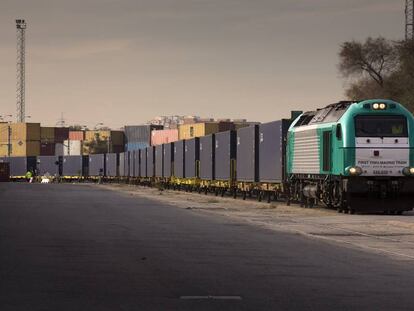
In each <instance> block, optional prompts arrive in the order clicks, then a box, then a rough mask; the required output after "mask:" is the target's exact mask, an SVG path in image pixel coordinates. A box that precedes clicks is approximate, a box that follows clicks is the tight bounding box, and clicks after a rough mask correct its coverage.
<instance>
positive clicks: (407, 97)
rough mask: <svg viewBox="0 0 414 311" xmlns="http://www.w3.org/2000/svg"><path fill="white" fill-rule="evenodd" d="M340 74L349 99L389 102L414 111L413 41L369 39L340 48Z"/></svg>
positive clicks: (343, 45)
mask: <svg viewBox="0 0 414 311" xmlns="http://www.w3.org/2000/svg"><path fill="white" fill-rule="evenodd" d="M339 58H340V63H339V66H338V68H339V71H340V73H341V74H342V75H343V76H344V77H345V78H350V83H349V85H348V87H347V88H346V90H345V94H346V95H347V97H348V98H349V99H352V100H362V99H367V98H389V99H393V100H396V101H398V102H400V103H402V104H404V105H405V106H406V107H407V108H408V109H410V110H411V111H414V41H401V42H393V41H390V40H386V39H384V38H382V37H380V38H376V39H373V38H368V39H367V40H366V41H365V43H361V42H356V41H351V42H345V43H343V44H342V45H341V50H340V52H339Z"/></svg>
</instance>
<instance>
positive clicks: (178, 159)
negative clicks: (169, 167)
mask: <svg viewBox="0 0 414 311" xmlns="http://www.w3.org/2000/svg"><path fill="white" fill-rule="evenodd" d="M184 150H185V140H179V141H176V142H175V143H174V176H175V177H177V178H184V177H185V151H184Z"/></svg>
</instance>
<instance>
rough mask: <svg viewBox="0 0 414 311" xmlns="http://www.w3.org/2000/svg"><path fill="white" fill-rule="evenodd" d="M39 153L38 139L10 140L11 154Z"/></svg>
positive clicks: (26, 154) (16, 155) (14, 155)
mask: <svg viewBox="0 0 414 311" xmlns="http://www.w3.org/2000/svg"><path fill="white" fill-rule="evenodd" d="M39 155H40V140H38V141H21V140H17V141H16V140H12V141H11V156H13V157H36V156H39Z"/></svg>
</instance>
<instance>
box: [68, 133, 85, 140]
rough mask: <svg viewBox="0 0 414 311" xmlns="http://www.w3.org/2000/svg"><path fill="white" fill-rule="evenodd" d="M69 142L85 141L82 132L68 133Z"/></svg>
mask: <svg viewBox="0 0 414 311" xmlns="http://www.w3.org/2000/svg"><path fill="white" fill-rule="evenodd" d="M69 140H85V132H84V131H70V132H69Z"/></svg>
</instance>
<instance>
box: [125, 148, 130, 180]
mask: <svg viewBox="0 0 414 311" xmlns="http://www.w3.org/2000/svg"><path fill="white" fill-rule="evenodd" d="M130 156H131V152H129V151H127V152H124V158H125V160H124V176H125V177H130V176H131V172H130Z"/></svg>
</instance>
